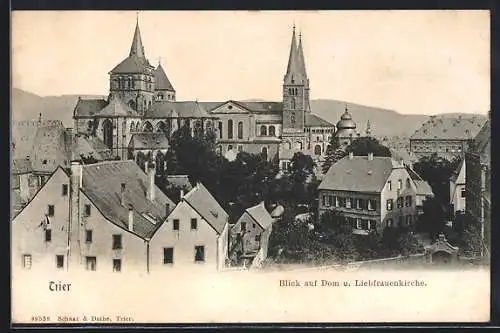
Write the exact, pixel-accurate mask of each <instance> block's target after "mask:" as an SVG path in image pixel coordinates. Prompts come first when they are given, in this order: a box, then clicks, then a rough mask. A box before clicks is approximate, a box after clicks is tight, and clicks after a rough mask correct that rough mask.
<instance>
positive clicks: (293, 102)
mask: <svg viewBox="0 0 500 333" xmlns="http://www.w3.org/2000/svg"><path fill="white" fill-rule="evenodd" d="M291 102H292V103H291V109H292V110H293V109H295V106H296V105H295V98H292V101H291Z"/></svg>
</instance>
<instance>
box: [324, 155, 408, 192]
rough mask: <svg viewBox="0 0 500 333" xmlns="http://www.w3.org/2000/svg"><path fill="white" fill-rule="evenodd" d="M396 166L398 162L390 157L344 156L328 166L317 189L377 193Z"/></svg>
mask: <svg viewBox="0 0 500 333" xmlns="http://www.w3.org/2000/svg"><path fill="white" fill-rule="evenodd" d="M397 167H400V165H399V163H397V162H396V161H395V160H393V159H392V158H390V157H378V156H374V157H373V159H372V160H369V159H368V157H367V156H354V157H352V159H350V158H349V156H346V157H344V158H342V159H341V160H340V161H338V162H337V163H335V164H333V165H332V166H331V167H330V169H329V170H328V172H327V173H326V174H325V176H324V178H323V181H322V182H321V184H320V185H319V187H318V189H320V190H339V191H352V192H376V193H379V192H381V191H382V190H383V188H384V185H385V182H386V180H387V178H388V177H389V176H390V174H391V173H392V169H394V168H397Z"/></svg>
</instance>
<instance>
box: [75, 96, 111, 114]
mask: <svg viewBox="0 0 500 333" xmlns="http://www.w3.org/2000/svg"><path fill="white" fill-rule="evenodd" d="M106 105H108V102H107V101H106V100H105V99H102V98H99V99H81V98H80V99H78V102H77V103H76V106H75V110H74V112H73V115H74V116H75V117H91V116H93V115H95V114H96V113H98V112H99V111H101V110H102V109H104V107H105V106H106Z"/></svg>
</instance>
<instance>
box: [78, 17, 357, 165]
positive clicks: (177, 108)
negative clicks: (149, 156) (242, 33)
mask: <svg viewBox="0 0 500 333" xmlns="http://www.w3.org/2000/svg"><path fill="white" fill-rule="evenodd" d="M309 93H310V88H309V78H308V76H307V71H306V65H305V59H304V52H303V48H302V36H301V34H299V36H298V38H297V36H296V32H295V26H294V27H293V31H292V39H291V45H290V53H289V57H288V65H287V67H286V73H285V76H284V78H283V90H282V101H281V102H275V101H269V102H267V101H264V102H249V101H236V100H228V101H220V102H202V101H177V100H176V91H175V89H174V87H173V85H172V83H171V82H170V80H169V79H168V76H167V75H166V73H165V70H164V69H163V67H162V65H161V63H159V64H158V66H157V67H156V68H155V67H154V66H152V65H151V63H150V62H149V61H148V59H147V58H146V54H145V51H144V46H143V43H142V39H141V32H140V29H139V23H138V22H137V23H136V26H135V32H134V36H133V39H132V45H131V47H130V51H129V54H128V57H126V58H125V59H124V60H123V61H121V62H120V63H119V64H118V65H116V66H115V67H114V68H113V69H112V70H111V71H110V72H109V95H108V97H107V99H81V98H80V99H79V100H78V102H77V105H76V106H75V109H74V115H73V118H74V127H73V130H74V132H75V133H76V134H79V135H85V136H92V137H97V138H99V139H101V140H102V141H103V142H104V144H105V145H106V146H107V147H108V148H109V149H110V150H111V151H112V153H113V155H114V156H119V157H120V158H121V159H133V158H135V157H136V154H137V152H138V151H150V152H152V153H153V155H154V154H155V153H156V152H157V151H165V150H166V149H168V140H169V138H170V136H171V134H172V133H173V132H174V131H176V130H177V129H179V128H180V127H181V126H188V127H189V129H190V130H191V133H192V134H193V135H195V134H196V133H203V132H204V131H209V130H210V131H214V132H215V135H216V138H217V149H218V152H219V153H220V154H223V155H224V156H226V158H228V159H233V158H235V157H236V155H237V153H238V152H240V151H244V152H249V153H254V154H262V156H264V157H265V158H266V159H269V160H270V159H272V158H275V157H277V158H278V159H279V161H280V166H281V167H282V168H283V169H286V168H287V167H288V165H289V161H290V159H291V158H292V156H293V155H294V154H295V153H296V152H302V153H304V154H307V155H310V156H311V157H313V159H314V160H315V161H322V160H323V159H324V156H325V152H326V150H327V147H328V144H329V142H330V139H331V136H332V135H335V125H333V124H331V123H330V122H328V121H326V120H324V119H322V118H320V117H318V116H317V115H315V114H314V113H312V111H311V106H310V99H309ZM338 125H340V126H339V130H340V131H339V132H338V133H339V134H342V138H341V140H343V141H342V142H344V141H345V142H347V141H349V142H350V141H352V139H353V135H356V134H354V133H355V124H354V122H353V121H352V117H351V115H350V114H349V113H348V111H347V108H346V112H345V114H344V115H343V116H342V118H341V120H340V121H339V123H338ZM353 125H354V129H353V128H352V127H353ZM344 136H346V138H344ZM356 136H358V135H356ZM344 139H345V140H344Z"/></svg>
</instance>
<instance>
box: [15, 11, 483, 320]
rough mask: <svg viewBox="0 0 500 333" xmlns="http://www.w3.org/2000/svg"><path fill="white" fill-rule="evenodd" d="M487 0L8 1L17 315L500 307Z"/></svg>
mask: <svg viewBox="0 0 500 333" xmlns="http://www.w3.org/2000/svg"><path fill="white" fill-rule="evenodd" d="M489 66H490V21H489V12H488V11H466V10H436V11H397V10H392V11H369V10H366V11H354V10H353V11H333V10H332V11H140V12H135V11H14V12H12V86H13V88H12V109H11V129H12V130H11V157H12V161H11V177H10V179H11V200H12V202H11V203H12V208H11V221H10V230H11V267H12V275H11V289H12V293H11V295H12V299H11V304H12V313H11V315H12V323H13V324H35V325H36V324H79V325H94V326H95V325H98V326H102V325H115V324H130V325H140V324H146V323H150V324H152V323H154V324H182V323H195V324H204V323H300V322H302V323H315V322H318V323H410V322H429V323H432V322H434V323H436V322H441V323H442V322H457V321H458V322H471V323H472V322H488V321H489V320H490V274H489V273H490V251H491V245H490V226H491V213H490V211H491V209H490V205H491V199H490V198H491V187H490V186H491V185H490V183H491V182H490V176H491V164H490V157H491V153H490V145H491V127H490V122H491V120H490V119H491V110H490V104H489V101H490V78H489V77H490V67H489Z"/></svg>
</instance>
